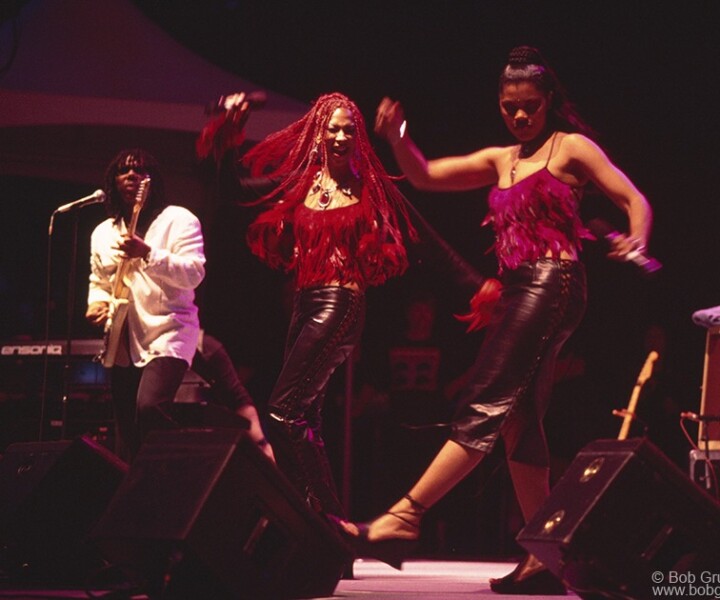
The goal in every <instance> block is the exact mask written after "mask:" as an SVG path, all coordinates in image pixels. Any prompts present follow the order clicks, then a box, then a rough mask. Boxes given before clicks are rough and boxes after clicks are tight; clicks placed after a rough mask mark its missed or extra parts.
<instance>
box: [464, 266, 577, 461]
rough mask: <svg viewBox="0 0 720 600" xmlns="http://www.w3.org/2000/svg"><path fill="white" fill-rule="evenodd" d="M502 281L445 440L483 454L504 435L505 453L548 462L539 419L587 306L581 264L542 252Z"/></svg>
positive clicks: (545, 407)
mask: <svg viewBox="0 0 720 600" xmlns="http://www.w3.org/2000/svg"><path fill="white" fill-rule="evenodd" d="M502 283H503V290H502V295H501V298H500V300H499V301H498V304H497V305H496V306H495V309H494V312H493V315H492V317H491V321H490V323H489V324H488V326H487V328H486V330H485V337H484V339H483V342H482V345H481V347H480V350H479V352H478V356H477V358H476V360H475V363H474V365H473V367H472V372H471V378H470V384H469V385H468V386H467V387H466V388H465V389H464V391H463V392H462V393H461V395H460V398H459V408H458V412H457V414H456V417H455V420H454V422H453V428H452V434H451V439H452V440H454V441H455V442H457V443H459V444H461V445H463V446H466V447H469V448H473V449H476V450H480V451H482V452H486V453H489V452H490V451H491V450H492V448H493V446H494V444H495V442H496V441H497V438H498V435H502V436H503V441H504V443H505V451H506V454H507V457H508V459H509V460H513V461H516V462H520V463H524V464H530V465H536V466H547V465H548V463H549V457H548V449H547V443H546V440H545V433H544V431H543V427H542V419H543V417H544V415H545V412H546V410H547V406H548V402H549V400H550V395H551V391H552V382H553V375H554V368H555V362H556V359H557V356H558V353H559V352H560V349H561V348H562V346H563V344H564V343H565V342H566V341H567V339H568V338H569V337H570V335H571V334H572V332H573V331H575V329H576V328H577V326H578V324H579V323H580V320H581V319H582V316H583V314H584V312H585V304H586V280H585V268H584V265H583V264H582V263H580V262H578V261H571V260H555V259H550V258H541V259H539V260H537V261H535V262H525V263H522V264H520V265H519V267H518V268H517V269H513V270H510V271H507V272H505V273H504V274H503V276H502Z"/></svg>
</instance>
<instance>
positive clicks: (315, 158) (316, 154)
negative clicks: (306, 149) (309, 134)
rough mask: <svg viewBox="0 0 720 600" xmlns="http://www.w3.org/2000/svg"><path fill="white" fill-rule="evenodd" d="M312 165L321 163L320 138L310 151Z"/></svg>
mask: <svg viewBox="0 0 720 600" xmlns="http://www.w3.org/2000/svg"><path fill="white" fill-rule="evenodd" d="M308 158H309V160H310V163H311V164H312V163H319V162H320V138H319V137H317V138H315V144H314V145H313V147H312V148H311V149H310V155H309V156H308Z"/></svg>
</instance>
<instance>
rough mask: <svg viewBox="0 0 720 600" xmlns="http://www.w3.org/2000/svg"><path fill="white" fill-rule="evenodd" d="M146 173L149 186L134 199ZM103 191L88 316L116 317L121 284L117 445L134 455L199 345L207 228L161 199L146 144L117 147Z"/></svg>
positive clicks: (114, 390) (99, 320)
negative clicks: (103, 215)
mask: <svg viewBox="0 0 720 600" xmlns="http://www.w3.org/2000/svg"><path fill="white" fill-rule="evenodd" d="M148 177H149V179H150V181H149V186H150V187H149V193H148V194H147V196H146V197H145V198H144V199H139V198H138V196H140V195H143V194H142V193H140V194H139V192H141V191H142V190H141V189H140V184H141V182H142V181H143V180H144V179H146V178H148ZM104 191H105V194H106V197H107V201H106V204H105V206H106V208H107V212H108V218H107V219H106V220H104V221H103V222H102V223H100V224H99V225H98V226H97V227H96V228H95V230H94V231H93V233H92V236H91V240H90V284H89V290H88V309H87V312H86V315H85V316H86V318H87V319H88V320H89V321H90V322H91V323H93V324H94V325H98V326H103V325H105V324H106V322H107V321H108V319H111V323H112V315H113V308H114V306H115V305H114V302H116V300H117V297H116V296H117V290H118V288H121V289H123V292H124V295H125V297H127V301H128V304H127V307H128V308H127V313H126V317H125V319H124V324H123V326H124V330H122V335H121V341H120V345H119V349H118V351H117V354H116V357H115V359H114V362H113V364H112V366H111V396H112V402H113V410H114V414H115V422H116V433H117V450H118V454H120V455H121V456H122V457H123V458H124V459H126V460H128V461H131V460H132V459H133V458H134V456H135V454H136V453H137V451H138V449H139V447H140V444H141V441H142V438H143V436H144V434H145V433H146V432H147V431H148V430H150V429H154V428H162V427H167V426H171V425H172V420H171V419H170V417H169V416H168V415H166V414H165V413H163V411H162V410H161V408H160V406H161V404H162V403H163V402H166V401H172V400H173V399H174V397H175V394H176V393H177V390H178V388H179V387H180V384H181V383H182V380H183V376H184V375H185V372H186V371H187V369H188V367H189V365H190V363H191V362H192V360H193V356H194V354H195V351H196V348H197V346H198V339H199V334H200V326H199V320H198V308H197V306H196V304H195V289H196V288H197V286H198V285H199V284H200V282H201V281H202V280H203V277H204V276H205V254H204V250H203V234H202V230H201V226H200V221H199V220H198V218H197V217H196V216H195V215H194V214H193V213H191V212H190V211H189V210H187V209H185V208H183V207H180V206H176V205H171V204H170V203H169V202H168V201H167V199H166V197H165V190H164V186H163V179H162V176H161V173H160V169H159V165H158V163H157V161H156V159H155V158H154V157H153V156H151V155H150V154H149V153H148V152H146V151H145V150H142V149H128V150H123V151H121V152H120V153H119V154H118V155H117V156H116V157H115V158H114V159H113V160H112V161H111V162H110V164H109V165H108V167H107V170H106V173H105V182H104ZM140 200H142V206H139V205H138V204H139V201H140ZM137 210H140V212H139V215H138V214H136V215H135V217H136V219H137V221H136V227H135V228H134V233H133V234H132V235H131V234H130V232H129V230H128V227H129V225H130V224H131V222H132V217H133V211H137ZM123 263H124V266H123V268H122V269H121V270H122V271H123V272H124V274H125V277H124V278H123V281H122V282H120V283H121V285H119V286H118V285H116V282H115V275H116V272H117V271H118V269H119V267H120V266H121V265H123Z"/></svg>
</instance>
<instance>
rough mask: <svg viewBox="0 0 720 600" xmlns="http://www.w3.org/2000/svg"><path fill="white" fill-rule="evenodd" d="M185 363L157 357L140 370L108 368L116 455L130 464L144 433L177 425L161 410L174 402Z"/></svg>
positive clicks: (180, 360) (174, 359)
mask: <svg viewBox="0 0 720 600" xmlns="http://www.w3.org/2000/svg"><path fill="white" fill-rule="evenodd" d="M187 369H188V364H187V363H186V362H185V361H184V360H182V359H181V358H174V357H170V356H160V357H158V358H154V359H153V360H151V361H150V362H149V363H148V364H147V365H145V366H144V367H142V368H137V367H133V366H131V367H117V366H115V367H113V368H112V382H111V390H112V393H111V395H112V402H113V411H114V413H115V430H116V434H117V437H118V440H117V442H118V443H117V444H116V447H117V452H118V454H119V455H120V456H121V457H122V458H123V459H125V460H127V461H132V459H134V458H135V455H136V454H137V451H138V450H139V449H140V445H141V444H142V440H143V438H144V437H145V434H146V433H147V432H148V431H150V430H151V429H165V428H168V427H175V426H177V424H176V423H175V422H174V421H173V420H172V419H171V418H170V416H169V415H167V414H166V413H165V412H164V411H163V410H162V406H161V405H162V404H163V403H165V402H172V401H173V400H174V399H175V394H177V391H178V388H179V387H180V384H181V383H182V380H183V377H184V376H185V372H186V371H187Z"/></svg>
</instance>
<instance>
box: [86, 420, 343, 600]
mask: <svg viewBox="0 0 720 600" xmlns="http://www.w3.org/2000/svg"><path fill="white" fill-rule="evenodd" d="M91 538H92V540H93V542H94V543H95V544H97V546H98V547H99V548H100V550H101V552H102V554H103V555H104V556H105V557H106V559H107V560H109V561H110V562H111V563H113V564H115V565H117V566H118V567H120V568H122V569H124V571H125V573H126V577H127V579H128V582H129V583H130V585H133V586H135V587H136V588H139V589H141V590H143V591H144V593H146V594H147V595H148V596H150V597H151V598H153V597H158V598H160V597H161V598H163V600H166V599H175V598H187V599H192V600H197V598H213V600H220V599H225V598H232V599H235V600H237V599H247V600H250V599H252V600H263V599H268V600H270V599H271V600H282V599H286V598H309V597H316V596H331V595H332V594H333V591H334V589H335V587H336V586H337V583H338V581H339V580H340V578H341V577H342V573H343V571H344V568H345V566H346V565H347V563H348V562H349V561H350V560H351V558H352V554H351V552H350V549H349V548H348V547H347V546H346V545H345V544H344V542H343V541H342V539H341V538H340V536H339V535H338V534H337V533H336V532H335V531H334V530H333V529H332V528H331V527H330V526H329V525H328V524H327V523H326V522H325V521H324V520H323V519H321V518H320V517H319V516H318V515H317V514H316V513H314V512H312V511H311V510H310V509H309V508H307V506H306V505H305V502H304V500H303V499H302V498H301V496H300V495H299V494H298V493H297V492H296V491H295V489H294V488H292V487H291V485H290V483H289V482H288V480H287V479H285V477H283V475H282V474H281V473H280V472H279V471H278V470H277V468H276V467H275V465H274V464H273V463H272V462H271V461H270V460H268V458H267V457H266V456H265V455H264V454H263V453H262V452H261V451H260V450H259V449H258V447H257V446H256V444H255V443H253V442H252V441H251V440H250V438H249V437H248V436H247V433H246V432H244V431H242V430H239V429H231V428H224V429H221V428H195V429H191V428H187V429H178V430H167V431H154V432H151V433H150V434H148V436H147V438H146V440H145V443H144V444H143V445H142V447H141V448H140V451H139V453H138V455H137V457H136V459H135V460H134V462H133V464H132V467H131V469H130V472H129V473H128V476H127V478H126V479H125V481H124V482H123V484H122V486H121V487H120V489H119V490H118V493H117V495H116V496H115V498H114V499H113V501H112V502H111V504H110V506H109V507H108V510H107V512H106V513H105V515H103V517H102V519H101V520H100V521H99V522H98V524H97V526H96V527H95V529H94V530H93V532H92V534H91Z"/></svg>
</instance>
